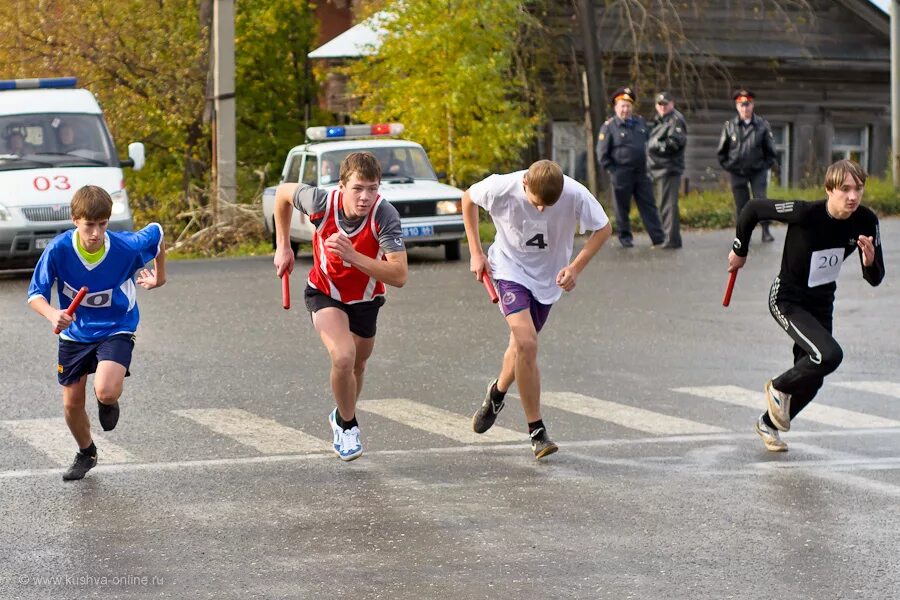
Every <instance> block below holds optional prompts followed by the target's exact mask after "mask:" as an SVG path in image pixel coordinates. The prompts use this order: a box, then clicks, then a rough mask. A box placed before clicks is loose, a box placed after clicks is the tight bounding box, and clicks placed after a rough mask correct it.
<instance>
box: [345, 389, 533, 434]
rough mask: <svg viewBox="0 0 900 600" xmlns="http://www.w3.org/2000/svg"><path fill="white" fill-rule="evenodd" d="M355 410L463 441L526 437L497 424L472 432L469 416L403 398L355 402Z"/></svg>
mask: <svg viewBox="0 0 900 600" xmlns="http://www.w3.org/2000/svg"><path fill="white" fill-rule="evenodd" d="M357 409H358V410H362V411H366V412H370V413H374V414H376V415H378V416H381V417H384V418H386V419H390V420H392V421H396V422H398V423H402V424H404V425H408V426H409V427H413V428H415V429H421V430H422V431H427V432H428V433H433V434H435V435H440V436H443V437H446V438H450V439H451V440H456V441H457V442H461V443H463V444H489V443H496V442H523V441H527V440H528V435H527V434H526V433H525V432H524V431H523V432H521V433H519V432H516V431H513V430H511V429H505V428H503V427H500V426H499V425H494V426H493V427H491V428H490V429H489V430H488V431H487V432H486V433H481V434H479V433H475V432H474V431H472V420H471V419H470V418H468V417H463V416H460V415H458V414H456V413H452V412H450V411H447V410H444V409H442V408H436V407H434V406H429V405H427V404H422V403H419V402H413V401H411V400H406V399H404V398H389V399H385V400H365V401H362V402H360V403H359V404H358V405H357Z"/></svg>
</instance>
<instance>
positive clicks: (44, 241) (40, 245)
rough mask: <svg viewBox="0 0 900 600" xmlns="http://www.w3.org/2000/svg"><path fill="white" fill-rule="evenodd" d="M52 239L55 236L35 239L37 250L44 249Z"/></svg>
mask: <svg viewBox="0 0 900 600" xmlns="http://www.w3.org/2000/svg"><path fill="white" fill-rule="evenodd" d="M52 241H53V238H38V239H36V240H34V247H35V249H37V250H43V249H44V248H46V247H47V246H48V245H49V244H50V242H52Z"/></svg>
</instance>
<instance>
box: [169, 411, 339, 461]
mask: <svg viewBox="0 0 900 600" xmlns="http://www.w3.org/2000/svg"><path fill="white" fill-rule="evenodd" d="M172 412H173V413H174V414H176V415H178V416H179V417H184V418H186V419H190V420H192V421H194V422H196V423H199V424H200V425H202V426H204V427H206V428H207V429H211V430H212V431H214V432H216V433H219V434H221V435H224V436H227V437H229V438H231V439H233V440H235V441H237V442H239V443H241V444H244V445H245V446H250V447H251V448H255V449H256V450H259V451H260V452H262V453H263V454H300V453H306V452H331V451H332V448H331V446H330V445H329V444H328V443H326V442H325V441H324V440H320V439H319V438H317V437H314V436H311V435H309V434H307V433H303V432H302V431H300V430H298V429H293V428H291V427H285V426H284V425H281V424H280V423H278V422H277V421H273V420H272V419H265V418H263V417H260V416H257V415H254V414H253V413H251V412H247V411H246V410H241V409H239V408H200V409H193V408H192V409H184V410H173V411H172Z"/></svg>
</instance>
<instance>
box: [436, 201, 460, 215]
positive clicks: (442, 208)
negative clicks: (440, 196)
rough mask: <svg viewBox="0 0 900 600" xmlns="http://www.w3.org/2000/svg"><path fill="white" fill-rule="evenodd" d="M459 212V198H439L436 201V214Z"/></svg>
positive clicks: (454, 213)
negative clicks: (439, 199)
mask: <svg viewBox="0 0 900 600" xmlns="http://www.w3.org/2000/svg"><path fill="white" fill-rule="evenodd" d="M461 212H462V201H461V200H441V201H439V202H438V203H437V214H439V215H456V214H459V213H461Z"/></svg>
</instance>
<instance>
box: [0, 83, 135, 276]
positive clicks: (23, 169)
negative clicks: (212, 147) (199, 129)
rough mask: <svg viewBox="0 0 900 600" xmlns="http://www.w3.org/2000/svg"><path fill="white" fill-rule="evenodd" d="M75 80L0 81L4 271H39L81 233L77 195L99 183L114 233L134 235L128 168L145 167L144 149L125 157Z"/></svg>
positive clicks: (0, 257) (0, 250) (0, 256)
mask: <svg viewBox="0 0 900 600" xmlns="http://www.w3.org/2000/svg"><path fill="white" fill-rule="evenodd" d="M76 85H77V81H76V79H75V78H74V77H55V78H48V79H13V80H0V268H4V267H16V266H33V265H34V263H35V262H36V261H37V258H38V257H39V256H40V255H41V252H43V250H44V248H46V247H47V244H48V243H49V242H50V240H52V239H53V238H54V237H56V236H57V235H58V234H60V233H62V232H63V231H65V230H66V229H71V228H73V227H75V225H74V223H72V218H71V214H70V204H71V201H72V196H73V195H74V194H75V191H76V190H78V189H79V188H80V187H82V186H85V185H89V184H90V185H96V186H99V187H102V188H103V189H105V190H106V191H108V192H109V193H110V195H111V196H112V199H113V210H112V216H111V218H110V221H109V227H110V229H112V230H131V229H132V217H131V209H130V208H129V206H128V194H127V192H126V191H125V179H124V176H123V174H122V167H133V168H134V169H135V170H138V169H140V168H141V167H143V165H144V145H143V144H141V143H139V142H138V143H132V144H129V146H128V158H127V159H120V158H119V156H118V154H117V153H116V147H115V145H114V144H113V140H112V137H111V136H110V135H109V130H108V129H107V127H106V123H105V122H104V120H103V111H101V110H100V105H99V104H98V103H97V100H96V98H94V96H93V94H91V93H90V92H89V91H88V90H85V89H78V88H77V87H76Z"/></svg>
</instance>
